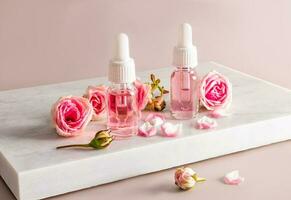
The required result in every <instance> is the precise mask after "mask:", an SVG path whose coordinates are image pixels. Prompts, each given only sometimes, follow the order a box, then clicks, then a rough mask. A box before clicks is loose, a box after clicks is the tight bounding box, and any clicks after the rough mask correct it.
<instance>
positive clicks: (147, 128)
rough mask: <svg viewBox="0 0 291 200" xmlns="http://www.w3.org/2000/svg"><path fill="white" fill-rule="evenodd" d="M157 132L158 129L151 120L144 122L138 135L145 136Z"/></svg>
mask: <svg viewBox="0 0 291 200" xmlns="http://www.w3.org/2000/svg"><path fill="white" fill-rule="evenodd" d="M156 134H157V129H156V128H155V127H154V126H152V125H151V124H150V123H149V122H145V123H143V124H142V125H141V126H140V127H139V128H138V132H137V135H139V136H143V137H150V136H154V135H156Z"/></svg>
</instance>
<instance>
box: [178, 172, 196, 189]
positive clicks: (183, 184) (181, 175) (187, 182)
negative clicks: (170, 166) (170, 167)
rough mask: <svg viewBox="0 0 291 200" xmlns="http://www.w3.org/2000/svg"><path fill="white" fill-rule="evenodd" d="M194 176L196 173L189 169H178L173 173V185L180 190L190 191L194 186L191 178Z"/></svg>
mask: <svg viewBox="0 0 291 200" xmlns="http://www.w3.org/2000/svg"><path fill="white" fill-rule="evenodd" d="M195 174H196V173H195V172H194V171H193V170H192V169H191V168H188V167H185V168H178V169H177V170H176V172H175V184H176V185H177V186H178V187H179V188H181V189H182V190H188V189H191V188H193V187H194V186H195V184H196V181H195V179H194V178H193V176H194V175H195Z"/></svg>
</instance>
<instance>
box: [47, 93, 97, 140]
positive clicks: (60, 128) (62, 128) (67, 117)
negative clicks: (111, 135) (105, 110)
mask: <svg viewBox="0 0 291 200" xmlns="http://www.w3.org/2000/svg"><path fill="white" fill-rule="evenodd" d="M51 113H52V121H53V123H54V125H55V127H56V130H57V133H58V134H59V135H60V136H64V137H70V136H75V135H78V134H80V133H82V131H83V130H84V129H85V128H86V126H87V124H88V123H89V122H90V120H91V118H92V114H93V108H92V106H91V104H90V103H89V101H88V100H87V99H86V98H83V97H76V96H67V97H62V98H60V99H59V100H58V101H57V102H56V103H55V104H54V105H53V106H52V112H51Z"/></svg>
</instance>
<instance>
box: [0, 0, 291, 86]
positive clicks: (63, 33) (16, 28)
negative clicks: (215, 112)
mask: <svg viewBox="0 0 291 200" xmlns="http://www.w3.org/2000/svg"><path fill="white" fill-rule="evenodd" d="M185 21H187V22H189V23H191V24H192V26H193V36H194V42H195V43H196V45H197V47H198V51H199V58H200V60H201V61H206V60H213V61H217V62H219V63H221V64H224V65H227V66H230V67H233V68H236V69H239V70H241V71H243V72H247V73H250V74H253V75H255V76H258V77H261V78H264V79H266V80H270V81H272V82H275V83H278V84H280V85H282V86H286V87H289V88H291V82H290V81H289V79H290V78H289V77H290V74H291V37H290V36H291V1H288V0H278V1H274V0H256V1H254V0H240V1H239V0H220V1H218V0H25V1H23V0H0V90H3V89H11V88H18V87H27V86H32V85H38V84H46V83H54V82H62V81H69V80H77V79H83V78H89V77H95V76H100V75H105V74H106V67H107V64H108V60H109V59H110V57H111V49H112V40H113V38H114V35H116V34H117V33H119V32H126V33H128V35H129V37H130V45H131V52H132V56H133V57H134V58H135V61H136V65H137V70H143V69H146V68H157V67H164V66H167V65H170V64H171V61H172V47H173V46H174V45H175V43H176V37H177V27H178V25H179V24H180V23H182V22H185Z"/></svg>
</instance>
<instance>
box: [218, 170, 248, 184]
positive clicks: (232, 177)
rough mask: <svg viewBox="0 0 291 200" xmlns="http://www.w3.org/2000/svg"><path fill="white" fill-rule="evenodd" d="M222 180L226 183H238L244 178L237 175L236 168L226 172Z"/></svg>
mask: <svg viewBox="0 0 291 200" xmlns="http://www.w3.org/2000/svg"><path fill="white" fill-rule="evenodd" d="M223 181H224V183H225V184H227V185H238V184H240V183H242V182H243V181H244V178H243V177H241V176H240V175H239V171H238V170H234V171H231V172H229V173H227V174H226V175H225V176H224V178H223Z"/></svg>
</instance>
